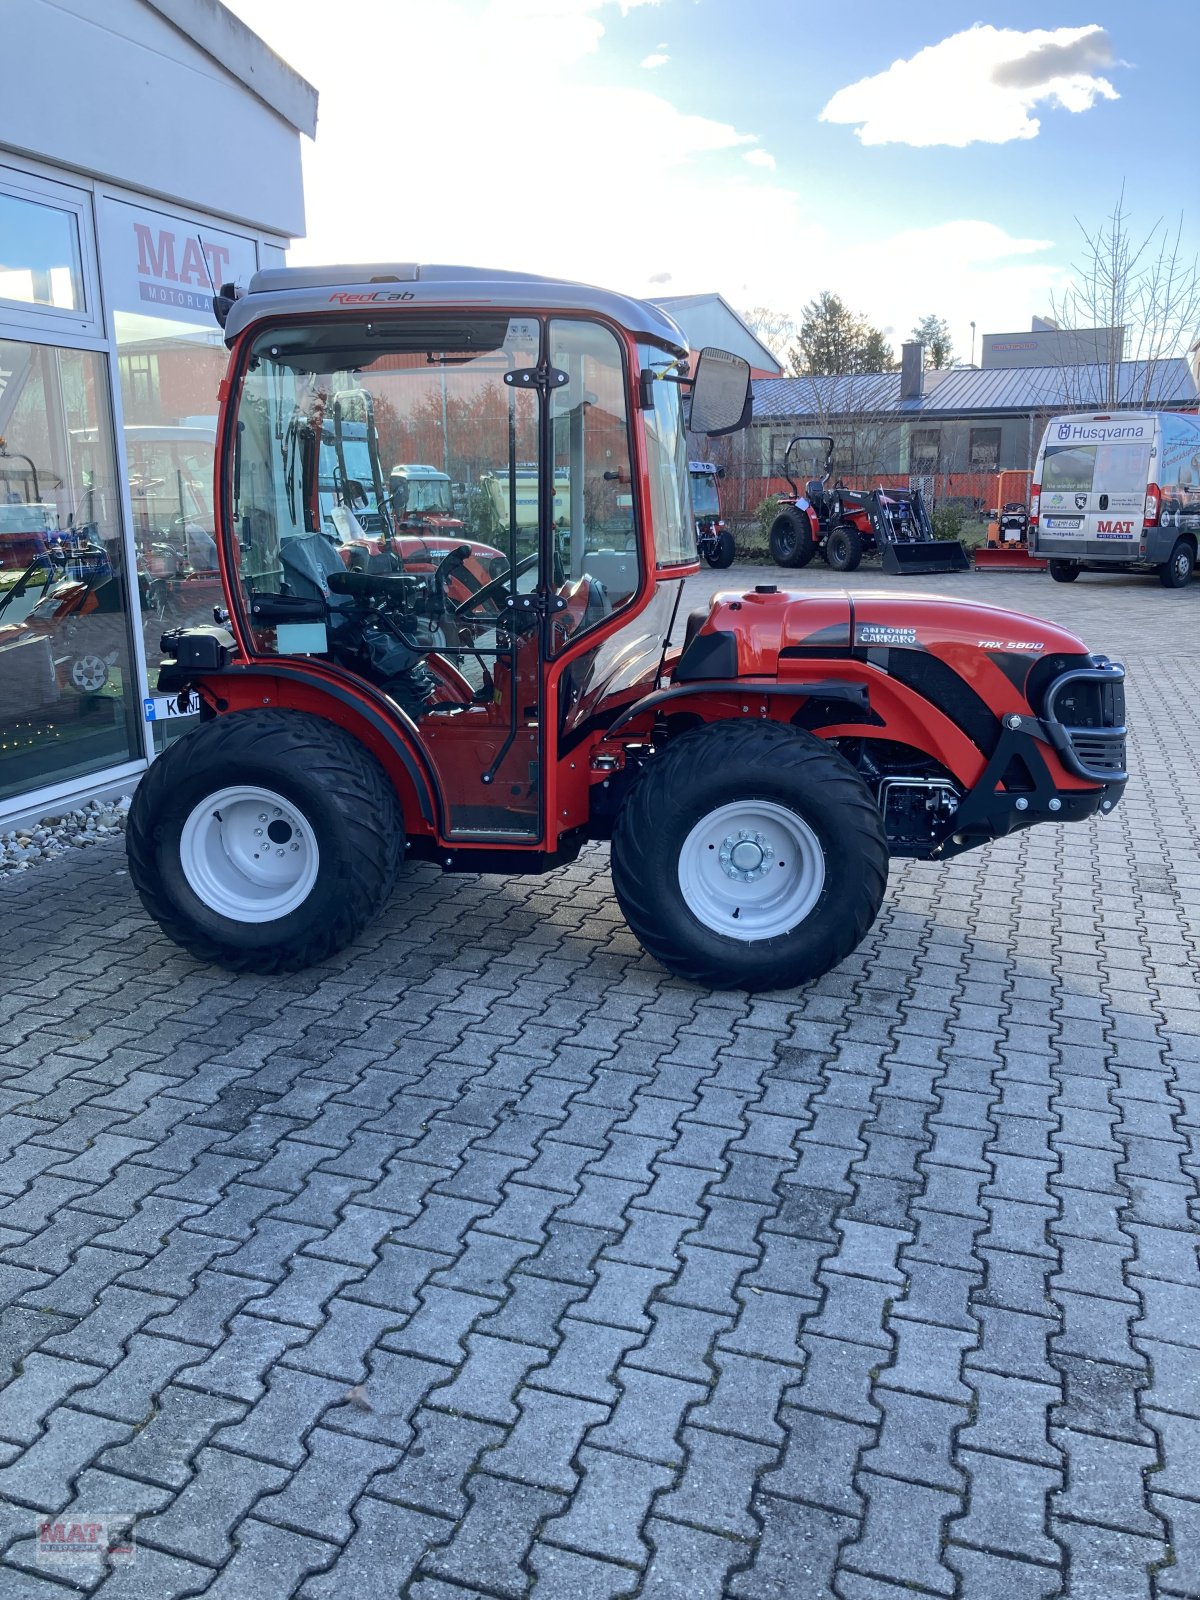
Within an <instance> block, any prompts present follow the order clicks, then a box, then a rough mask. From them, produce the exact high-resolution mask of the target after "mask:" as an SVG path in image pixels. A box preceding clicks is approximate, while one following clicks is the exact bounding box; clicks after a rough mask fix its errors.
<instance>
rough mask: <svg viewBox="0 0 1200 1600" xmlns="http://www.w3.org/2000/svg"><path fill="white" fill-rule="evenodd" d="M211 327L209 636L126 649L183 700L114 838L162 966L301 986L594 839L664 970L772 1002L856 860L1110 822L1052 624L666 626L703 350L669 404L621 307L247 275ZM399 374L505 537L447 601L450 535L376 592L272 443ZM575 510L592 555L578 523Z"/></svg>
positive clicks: (650, 347) (452, 588) (681, 570)
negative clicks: (411, 915) (215, 397)
mask: <svg viewBox="0 0 1200 1600" xmlns="http://www.w3.org/2000/svg"><path fill="white" fill-rule="evenodd" d="M214 305H215V309H216V311H217V314H218V319H219V320H220V321H221V322H222V324H223V326H224V330H225V339H226V343H227V344H228V345H229V347H230V349H231V352H232V354H231V363H230V370H229V375H228V379H227V382H226V383H225V384H224V385H223V389H222V392H223V394H224V395H225V399H224V400H223V403H222V415H221V419H220V429H219V442H218V451H219V466H218V473H217V481H218V483H219V484H220V485H221V486H222V487H221V499H220V503H219V505H218V508H217V525H218V540H219V547H220V558H221V567H222V573H223V577H224V583H225V595H226V601H225V603H226V607H227V610H228V628H226V627H223V626H216V627H210V628H189V629H185V630H181V631H179V632H177V633H175V634H171V635H168V636H167V638H166V639H165V640H164V644H165V645H166V646H168V654H169V657H170V659H169V661H168V662H167V663H166V664H165V665H164V667H163V668H162V670H161V672H160V675H159V684H158V686H159V690H160V692H162V693H164V694H181V693H183V692H185V691H186V692H190V693H194V694H195V695H196V696H197V697H198V699H199V702H200V705H201V716H200V722H199V726H198V727H197V728H196V729H195V731H193V732H190V733H188V734H186V735H185V736H184V737H183V738H181V739H179V740H177V741H176V742H175V743H173V744H172V745H170V746H169V747H168V748H167V750H166V751H165V752H164V753H163V754H162V755H160V756H159V757H157V759H156V760H155V761H154V762H153V764H152V765H151V767H150V769H149V771H148V773H147V775H146V777H145V778H144V779H143V780H142V782H141V784H140V786H139V788H138V790H137V793H136V795H135V798H134V803H133V807H132V810H131V813H130V817H129V826H128V835H127V847H128V854H129V863H130V872H131V876H132V879H133V882H134V884H135V885H136V887H137V889H138V891H139V893H140V895H141V897H142V900H143V902H144V904H145V906H146V907H147V909H148V910H149V912H150V913H151V915H152V916H153V917H155V918H156V919H157V921H158V922H159V924H160V925H161V927H162V928H163V930H164V931H165V932H166V933H167V934H168V935H169V936H170V937H171V938H172V939H174V940H175V941H176V942H177V943H179V944H181V945H182V946H183V947H184V948H186V949H187V950H189V951H191V952H192V953H193V954H194V955H195V956H197V957H199V958H200V959H202V960H205V961H211V962H216V963H218V964H222V965H224V966H227V967H229V968H231V969H233V970H246V971H255V972H267V973H270V972H277V971H285V970H294V969H297V968H300V967H304V966H306V965H309V964H311V963H314V962H320V961H323V960H325V959H327V958H328V957H330V956H332V955H333V954H334V953H335V952H337V951H339V950H340V949H342V948H343V947H344V946H346V945H348V944H350V943H351V942H352V941H353V940H354V939H355V938H356V936H357V935H358V934H359V933H360V932H361V931H362V929H363V928H365V926H366V925H367V924H368V922H370V920H371V919H372V918H373V917H374V916H376V915H377V914H378V913H379V912H380V911H381V910H382V909H383V908H384V907H385V905H386V904H387V901H388V897H389V896H390V894H391V893H392V891H393V888H394V887H395V885H396V883H397V880H398V878H399V875H400V873H401V869H402V866H403V863H404V861H405V860H406V859H407V858H412V859H424V860H429V861H432V862H436V863H437V864H438V865H439V866H441V867H442V868H443V870H445V871H447V872H469V873H493V872H499V873H505V874H512V873H515V872H521V871H525V872H542V871H548V870H551V869H553V868H555V867H557V866H558V865H560V864H561V863H564V862H569V861H571V860H573V859H574V857H575V856H576V855H577V854H578V852H579V850H580V849H581V847H582V846H583V845H584V844H585V843H586V842H588V841H589V840H610V841H611V861H612V878H613V886H614V890H615V893H616V897H617V900H618V901H619V903H620V906H621V908H622V910H623V912H624V914H625V917H626V919H627V921H628V923H629V926H630V927H631V929H632V930H633V932H634V934H635V935H636V937H637V938H638V939H639V940H640V941H641V943H642V945H643V946H644V947H645V949H646V950H647V951H648V952H649V953H650V954H651V955H652V956H654V957H656V958H657V959H658V960H659V961H661V962H662V964H663V965H664V966H666V967H667V968H668V969H669V970H670V971H671V972H673V973H675V974H677V975H678V976H680V977H682V978H686V979H689V980H692V981H695V982H698V983H701V984H705V985H708V986H711V987H715V988H743V989H764V988H775V987H783V986H789V985H793V984H798V983H803V982H806V981H808V980H810V979H813V978H816V977H818V976H819V975H820V974H821V973H824V972H826V971H828V970H829V969H830V968H831V967H833V966H836V964H837V963H838V962H839V961H841V960H842V959H843V958H844V957H845V956H846V955H848V954H849V953H850V952H851V951H852V950H853V949H854V948H855V947H856V945H858V943H859V942H860V941H861V940H862V938H863V937H864V935H865V934H866V932H867V930H868V929H869V928H870V926H871V924H872V922H873V920H874V918H875V916H876V914H877V912H878V910H879V907H880V904H881V902H882V900H883V896H884V893H885V890H886V884H887V874H888V863H889V860H890V858H891V857H893V856H900V857H904V856H909V857H915V858H918V859H922V860H932V861H942V860H946V859H948V858H950V857H952V856H955V855H957V854H959V853H960V852H962V851H965V850H969V849H972V848H974V847H975V846H978V845H982V844H985V843H986V842H987V841H989V840H991V839H994V838H998V837H1003V836H1004V835H1006V834H1009V833H1011V832H1013V831H1014V830H1016V829H1020V828H1024V827H1028V826H1030V825H1031V824H1033V823H1036V822H1073V821H1081V820H1083V819H1085V818H1090V817H1094V816H1097V815H1103V814H1105V813H1107V812H1109V811H1111V810H1112V808H1113V807H1114V806H1115V805H1116V804H1117V803H1118V800H1119V799H1120V796H1121V794H1122V791H1123V789H1124V786H1125V782H1126V772H1125V728H1124V702H1123V687H1122V685H1123V680H1124V672H1123V669H1122V668H1121V667H1120V666H1119V665H1117V664H1115V663H1113V662H1110V661H1109V660H1107V659H1106V658H1105V657H1104V656H1102V655H1094V654H1092V653H1090V652H1089V651H1088V650H1087V648H1086V646H1085V645H1084V644H1082V643H1081V642H1080V641H1079V640H1078V639H1077V638H1076V637H1075V636H1074V635H1073V634H1071V633H1069V632H1067V631H1066V630H1064V629H1062V628H1059V627H1057V626H1055V625H1052V624H1050V623H1046V622H1042V621H1039V620H1036V619H1034V618H1030V617H1023V616H1016V615H1012V614H1010V613H1007V612H1004V611H1001V610H997V609H994V608H991V607H987V606H982V605H974V604H968V603H965V602H949V603H946V602H937V601H933V600H927V599H922V600H917V601H912V602H906V601H904V600H903V599H899V598H895V597H891V596H886V595H871V596H858V597H854V596H851V595H848V594H835V593H830V592H827V591H825V592H820V593H816V594H812V595H804V594H800V593H794V592H785V591H780V590H779V589H777V588H776V586H775V585H773V584H762V585H759V586H757V587H755V588H753V589H743V588H734V589H731V590H728V591H726V592H722V593H718V594H716V595H715V596H714V597H713V598H712V600H711V601H710V602H709V603H708V604H707V605H706V606H705V607H703V608H701V609H699V610H697V611H695V612H693V613H692V614H691V615H690V616H686V613H683V612H682V608H681V600H682V594H683V587H684V582H685V580H686V578H687V577H688V576H689V575H691V574H694V573H695V572H696V571H697V559H696V550H695V539H694V526H693V522H692V517H691V508H690V503H689V499H688V493H687V489H688V486H687V481H686V477H685V473H686V461H687V458H686V455H685V453H684V450H683V445H684V439H685V433H684V421H685V415H686V416H688V417H689V418H690V427H691V429H692V430H693V431H694V432H696V433H699V434H702V435H708V436H716V435H719V434H722V433H728V432H733V431H735V430H737V429H739V428H742V427H745V426H746V423H747V421H748V418H749V414H750V391H749V369H748V367H747V365H746V363H745V361H743V360H742V359H741V358H740V357H737V356H732V355H729V354H727V353H725V352H723V351H716V350H704V351H702V352H701V354H700V357H699V361H698V363H697V365H696V367H695V375H694V377H692V378H690V379H689V378H687V377H686V376H685V374H686V373H687V372H688V371H689V360H690V357H689V352H688V350H687V347H686V344H685V341H684V339H683V336H682V334H681V333H680V332H679V330H678V328H677V327H676V326H675V324H674V323H673V322H672V321H671V320H670V319H669V318H668V317H667V316H666V315H665V314H664V313H663V312H662V311H661V310H659V309H658V308H656V307H654V306H651V305H647V304H644V303H640V302H637V301H634V300H630V299H626V298H624V297H622V296H620V295H616V294H610V293H607V292H605V291H602V290H598V289H590V288H584V287H581V286H579V285H575V284H567V283H561V282H556V281H552V280H547V279H542V278H533V277H523V276H520V275H516V274H512V273H507V274H504V273H497V274H490V273H487V272H482V271H475V270H471V269H469V268H456V267H432V268H423V267H412V266H396V267H388V268H382V267H376V268H363V269H358V271H357V275H356V272H355V269H351V268H345V267H342V268H328V269H321V268H294V269H281V270H278V271H267V272H260V273H259V274H258V275H257V276H256V277H255V278H254V279H253V281H252V283H251V285H250V288H249V292H248V293H246V294H244V295H241V296H239V295H238V294H237V293H236V292H235V290H234V289H233V288H232V287H224V288H222V290H221V292H220V294H219V295H218V296H217V297H216V300H215V302H214ZM429 367H433V368H434V369H435V370H436V369H437V368H439V367H444V368H449V369H452V370H453V371H454V373H455V382H456V385H457V386H458V387H459V388H460V389H461V390H463V391H465V392H467V403H464V405H463V406H462V408H461V415H462V416H463V417H470V418H471V419H473V420H472V428H474V427H475V425H476V422H477V421H478V422H479V426H481V427H485V431H486V432H487V437H486V438H484V439H482V440H480V439H479V438H478V436H477V435H476V434H475V433H471V434H470V435H467V434H466V433H465V432H464V433H462V434H460V433H458V432H455V431H454V427H453V426H452V427H451V431H450V432H449V434H448V436H447V439H446V441H445V444H446V459H447V460H449V461H450V462H451V463H452V468H453V471H454V475H455V477H456V478H457V479H459V480H461V481H464V482H465V481H469V480H470V478H471V476H472V474H473V473H475V472H477V471H478V466H477V463H478V462H479V460H480V459H484V460H489V461H491V462H492V463H496V462H498V461H500V460H502V459H503V457H504V455H505V454H506V455H507V460H508V467H507V473H505V472H504V471H503V469H501V468H499V467H496V468H495V469H494V470H495V475H496V476H497V478H498V479H503V478H505V477H506V478H507V483H508V505H509V519H508V524H507V526H503V525H502V524H501V525H498V526H497V528H496V529H495V532H494V537H495V545H494V552H493V554H492V555H491V556H490V557H489V558H488V560H489V561H490V562H492V563H493V564H494V567H495V573H494V575H491V576H486V579H485V581H482V582H480V581H479V578H478V576H477V575H476V574H475V573H471V582H470V583H467V582H466V581H465V579H464V577H463V575H464V573H465V572H467V571H468V570H469V569H470V567H471V565H472V564H473V563H477V562H478V559H479V552H478V551H476V550H475V549H473V547H472V546H471V545H469V544H467V543H466V542H465V541H464V543H463V544H462V545H460V546H451V547H450V548H449V549H448V550H447V552H446V554H445V555H444V556H443V557H442V558H441V559H440V560H439V562H438V564H437V566H436V567H435V568H434V569H433V570H432V571H428V570H427V571H424V572H415V571H410V570H406V569H405V566H404V561H403V559H402V552H399V551H397V550H396V549H395V544H394V540H393V541H392V548H391V549H390V550H389V551H386V552H385V551H382V550H381V551H380V552H379V554H381V555H383V554H388V555H390V556H391V557H395V558H397V560H398V562H399V569H398V570H390V571H371V570H368V571H351V570H350V569H349V568H348V566H347V565H346V561H345V558H344V557H345V552H344V551H343V550H342V549H341V548H339V546H338V545H336V544H335V543H334V542H333V541H332V540H331V539H330V538H329V537H328V535H327V533H326V532H325V531H324V530H323V528H322V526H321V515H320V508H319V506H318V505H317V503H316V499H315V495H310V494H308V493H307V492H306V490H305V485H306V483H307V482H308V481H309V479H310V477H311V476H312V468H311V459H312V458H313V452H312V451H308V452H307V453H306V450H305V449H303V448H298V449H296V450H290V449H283V450H281V448H280V441H281V440H285V439H286V438H287V436H288V430H289V427H290V426H291V424H292V421H293V419H294V418H296V417H300V418H307V419H309V420H307V421H305V422H303V423H302V425H301V426H302V429H303V428H307V429H308V431H309V433H310V434H313V435H314V437H313V441H312V442H313V444H314V447H315V440H316V439H319V428H318V429H316V430H315V434H314V430H313V428H312V426H311V418H312V415H313V408H314V406H315V404H316V401H315V399H314V396H316V395H317V394H318V392H319V391H320V390H321V387H322V385H327V384H328V383H329V382H330V381H331V375H332V374H333V373H334V372H335V371H338V370H345V369H353V370H355V371H356V374H357V375H358V377H359V379H360V381H361V382H362V384H363V385H364V387H367V388H369V389H372V390H374V391H377V392H378V393H379V394H381V395H386V396H387V397H388V399H389V403H390V404H393V405H394V406H395V408H396V411H397V413H398V414H405V412H406V411H408V410H409V409H411V406H412V404H413V400H412V398H411V396H412V395H413V394H415V395H416V396H418V397H419V396H420V395H421V394H422V393H423V392H425V391H423V390H422V389H421V387H420V384H421V381H422V380H423V379H424V376H425V374H424V369H426V368H429ZM426 381H427V380H426ZM406 383H409V384H412V385H413V388H412V390H411V391H410V392H409V394H407V395H406V393H405V391H404V385H405V384H406ZM685 386H688V387H690V389H691V404H690V410H689V409H688V408H687V407H686V406H685V404H684V392H683V391H684V388H685ZM479 419H482V421H479ZM306 462H309V464H306ZM530 463H532V470H533V472H534V473H535V481H536V491H537V500H536V509H537V516H536V518H535V525H533V526H532V527H529V526H527V524H526V523H525V522H524V521H523V520H522V514H520V513H519V512H518V500H519V498H520V496H519V488H520V485H519V481H518V480H519V478H520V475H521V474H522V473H523V472H528V471H529V470H531V469H530V465H529V464H530ZM563 481H565V482H566V488H567V491H568V492H567V493H565V494H563V495H561V496H560V493H559V486H560V483H562V482H563ZM613 482H618V483H621V484H625V485H626V486H627V487H628V490H629V494H630V507H629V510H630V517H631V526H632V529H633V544H632V546H630V547H628V548H627V547H625V546H621V547H617V545H616V544H614V542H613V540H612V534H611V530H610V529H609V528H608V526H607V524H608V523H609V522H610V521H611V518H609V517H608V516H607V515H606V500H605V493H606V485H611V484H612V483H613ZM498 493H499V491H498ZM380 503H381V504H384V505H386V496H384V497H382V500H381V502H380ZM556 506H561V507H562V508H563V516H562V517H560V516H558V515H556ZM563 518H565V521H566V524H567V525H566V526H565V527H560V526H558V523H559V522H560V521H561V520H563ZM519 540H520V542H518V541H519ZM606 541H607V542H606ZM490 571H491V568H488V567H482V566H481V567H480V572H481V573H485V572H490ZM681 624H682V627H681V626H680V625H681ZM681 633H682V637H680V634H681ZM467 659H469V660H470V661H473V662H474V663H475V675H474V677H473V678H472V677H471V676H469V675H468V674H467V673H466V672H465V671H464V670H462V668H461V666H460V665H459V662H460V660H467Z"/></svg>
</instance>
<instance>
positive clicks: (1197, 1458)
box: [1134, 1408, 1200, 1531]
mask: <svg viewBox="0 0 1200 1600" xmlns="http://www.w3.org/2000/svg"><path fill="white" fill-rule="evenodd" d="M1142 1415H1143V1416H1144V1418H1145V1420H1146V1421H1147V1422H1149V1423H1150V1424H1152V1426H1153V1427H1154V1428H1155V1429H1157V1431H1158V1433H1159V1435H1160V1437H1161V1439H1162V1457H1163V1468H1162V1471H1161V1472H1156V1469H1155V1468H1154V1467H1153V1466H1151V1467H1150V1468H1149V1469H1148V1470H1149V1472H1151V1473H1154V1477H1153V1479H1152V1480H1151V1479H1150V1478H1147V1482H1148V1483H1149V1484H1150V1486H1151V1487H1152V1488H1154V1489H1156V1490H1157V1491H1158V1492H1159V1493H1160V1494H1187V1495H1191V1496H1192V1497H1193V1498H1200V1496H1197V1493H1196V1490H1197V1485H1198V1484H1200V1422H1196V1421H1195V1420H1194V1419H1192V1418H1189V1417H1174V1416H1169V1415H1168V1414H1167V1413H1166V1412H1160V1411H1151V1410H1149V1409H1148V1408H1147V1409H1145V1410H1144V1411H1143V1413H1142ZM1189 1485H1190V1487H1189ZM1134 1531H1136V1530H1134Z"/></svg>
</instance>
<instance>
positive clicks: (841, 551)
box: [825, 527, 863, 572]
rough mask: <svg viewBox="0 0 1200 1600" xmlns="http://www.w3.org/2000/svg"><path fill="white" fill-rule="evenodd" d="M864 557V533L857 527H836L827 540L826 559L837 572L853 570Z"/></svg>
mask: <svg viewBox="0 0 1200 1600" xmlns="http://www.w3.org/2000/svg"><path fill="white" fill-rule="evenodd" d="M862 558H863V547H862V535H861V534H860V533H859V531H858V529H857V528H850V527H841V528H835V529H834V530H833V532H832V533H831V534H830V535H829V538H828V539H826V541H825V560H826V561H827V562H828V563H829V565H830V566H831V567H832V568H833V570H834V571H835V572H853V571H854V570H855V569H856V568H857V567H858V566H859V564H860V563H861V561H862Z"/></svg>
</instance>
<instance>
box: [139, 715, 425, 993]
mask: <svg viewBox="0 0 1200 1600" xmlns="http://www.w3.org/2000/svg"><path fill="white" fill-rule="evenodd" d="M126 848H127V851H128V855H129V871H130V877H131V878H132V879H133V883H134V886H135V887H136V889H137V891H138V893H139V894H140V895H141V897H142V903H143V905H144V906H145V907H146V909H147V911H149V913H150V915H151V916H152V917H153V918H154V919H155V921H156V922H158V924H159V925H160V927H161V928H162V929H163V932H164V933H166V934H167V935H168V936H169V937H170V938H172V939H174V941H175V942H176V944H179V945H182V946H183V948H184V949H185V950H188V951H190V952H191V953H192V955H194V956H197V957H199V959H200V960H202V961H211V962H215V963H216V964H217V965H219V966H223V967H229V968H231V969H232V970H233V971H235V972H244V971H250V972H287V971H295V970H297V969H298V968H300V967H306V966H311V965H312V964H313V963H314V962H317V961H323V960H324V959H325V958H326V957H327V956H330V955H332V954H333V953H334V952H335V951H337V950H340V949H341V948H342V946H343V945H346V944H348V943H349V942H350V941H351V940H352V939H353V938H355V936H356V935H357V934H358V933H360V932H361V931H362V929H363V928H364V927H365V926H366V924H367V923H368V922H369V921H370V920H371V918H372V917H373V916H374V915H375V914H376V912H378V910H379V909H380V907H381V906H382V905H383V904H384V902H385V901H386V900H387V897H388V895H389V894H390V893H391V891H392V887H393V885H394V883H395V879H396V874H397V872H398V870H399V866H400V862H401V859H402V858H403V854H404V827H403V821H402V817H401V813H400V807H399V804H398V802H397V799H396V795H395V791H394V790H393V789H392V786H391V784H390V783H389V781H388V778H387V775H386V774H385V773H384V771H383V769H382V767H380V765H379V763H378V762H377V761H376V760H375V758H374V757H373V756H372V755H370V754H369V753H368V752H367V751H366V750H364V749H363V748H362V746H361V745H359V744H358V743H357V742H356V741H355V740H354V739H352V738H350V737H349V736H348V735H346V734H344V733H342V732H341V731H340V729H338V728H336V727H334V726H333V725H332V724H331V723H328V722H325V721H324V720H323V719H322V718H320V717H312V716H307V715H305V714H304V713H302V712H297V711H273V710H267V711H241V712H234V713H232V714H230V715H228V716H224V717H219V718H217V720H216V721H215V722H210V723H207V724H205V725H204V726H202V727H201V728H198V729H197V730H196V731H195V732H194V733H190V734H188V735H186V736H185V737H184V738H182V739H179V740H177V741H176V743H174V744H172V745H170V746H168V748H167V749H166V751H165V752H164V753H163V754H162V755H161V756H159V757H158V759H157V760H156V761H155V762H154V763H153V764H152V766H151V768H150V770H149V772H148V773H147V774H146V776H145V777H144V778H143V779H142V781H141V783H140V784H139V785H138V789H137V792H136V794H135V795H134V800H133V806H132V808H131V810H130V813H129V822H128V829H127V833H126Z"/></svg>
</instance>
